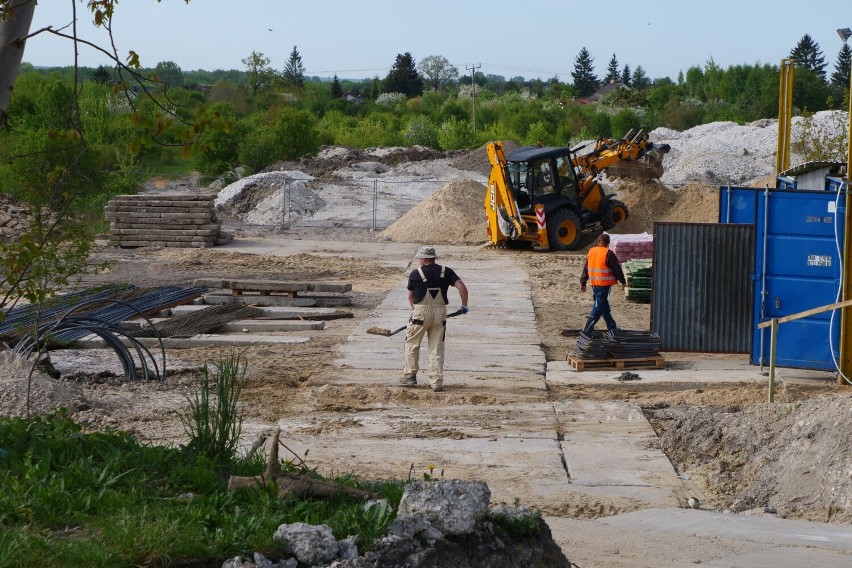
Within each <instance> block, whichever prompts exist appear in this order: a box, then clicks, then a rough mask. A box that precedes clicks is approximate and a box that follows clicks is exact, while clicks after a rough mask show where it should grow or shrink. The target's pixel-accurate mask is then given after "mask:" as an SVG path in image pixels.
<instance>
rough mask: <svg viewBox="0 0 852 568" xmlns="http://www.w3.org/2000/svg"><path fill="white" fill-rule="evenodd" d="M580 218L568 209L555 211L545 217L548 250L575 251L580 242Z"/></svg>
mask: <svg viewBox="0 0 852 568" xmlns="http://www.w3.org/2000/svg"><path fill="white" fill-rule="evenodd" d="M580 232H581V225H580V218H579V217H577V214H576V213H574V212H573V211H571V210H570V209H557V210H556V211H554V212H553V213H551V214H550V216H548V217H547V240H548V243H549V244H550V250H575V249H576V248H577V245H578V244H579V242H580Z"/></svg>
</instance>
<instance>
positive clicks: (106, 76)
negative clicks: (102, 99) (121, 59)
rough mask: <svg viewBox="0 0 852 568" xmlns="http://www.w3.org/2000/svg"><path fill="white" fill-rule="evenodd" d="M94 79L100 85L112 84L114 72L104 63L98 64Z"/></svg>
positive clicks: (93, 74) (93, 75)
mask: <svg viewBox="0 0 852 568" xmlns="http://www.w3.org/2000/svg"><path fill="white" fill-rule="evenodd" d="M92 81H94V82H95V83H98V84H100V85H110V84H112V72H111V71H110V70H109V69H107V68H106V67H104V66H103V65H98V68H97V69H95V70H94V72H93V73H92Z"/></svg>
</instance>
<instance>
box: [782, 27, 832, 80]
mask: <svg viewBox="0 0 852 568" xmlns="http://www.w3.org/2000/svg"><path fill="white" fill-rule="evenodd" d="M790 58H791V59H792V60H793V62H794V63H795V64H796V65H798V66H799V67H804V68H805V69H809V70H810V71H813V72H814V74H816V75H817V76H818V77H820V78H821V79H822V80H823V81H825V65H826V63H825V57H824V56H823V54H822V50H821V49H820V48H819V44H818V43H817V42H815V41H814V40H813V38H811V36H809V35H808V34H805V35H803V36H802V39H800V40H799V43H798V44H796V47H794V48H793V51H791V52H790Z"/></svg>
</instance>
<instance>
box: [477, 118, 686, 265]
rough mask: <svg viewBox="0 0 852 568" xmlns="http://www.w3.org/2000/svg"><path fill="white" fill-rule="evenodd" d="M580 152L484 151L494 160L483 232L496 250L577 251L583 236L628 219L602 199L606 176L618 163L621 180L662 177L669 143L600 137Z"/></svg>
mask: <svg viewBox="0 0 852 568" xmlns="http://www.w3.org/2000/svg"><path fill="white" fill-rule="evenodd" d="M586 146H587V145H584V146H580V147H577V148H573V149H572V148H568V147H560V148H552V147H538V146H525V147H522V148H518V149H516V150H513V151H511V152H509V153H508V154H504V152H503V143H502V142H489V143H488V145H487V146H486V151H487V152H488V160H489V161H490V162H491V175H490V177H489V180H488V192H487V193H486V195H485V203H484V204H485V213H486V216H487V217H488V226H487V228H486V231H487V233H488V239H489V240H490V241H491V243H492V244H494V245H499V246H515V247H518V248H520V247H523V246H526V247H531V246H533V245H536V246H538V247H540V248H543V249H548V248H549V249H550V250H574V249H576V248H577V247H578V246H579V243H580V241H581V236H582V235H583V234H584V233H585V234H590V233H600V232H602V231H605V230H608V229H611V228H612V227H614V226H615V225H617V224H618V223H621V222H623V221H624V220H625V219H627V216H628V215H629V212H628V210H627V206H626V205H625V204H624V203H622V202H621V201H618V200H617V199H614V198H613V196H612V195H608V194H606V193H604V191H603V188H602V187H601V185H600V183H599V178H600V175H601V173H602V172H603V171H604V170H606V169H607V168H609V167H611V166H613V165H616V164H618V165H619V166H620V172H619V175H620V176H621V177H626V176H629V177H638V178H644V179H649V178H659V177H660V176H662V174H663V168H662V160H663V155H664V154H665V153H666V152H668V151H669V149H670V148H669V146H668V144H652V143H651V142H650V141H649V140H648V134H647V133H646V132H645V131H643V130H640V131H639V132H633V131H632V130H631V131H630V132H628V133H627V135H626V136H625V137H624V138H621V139H620V140H613V139H609V138H602V139H600V140H597V141H596V142H595V146H594V148H593V149H592V150H590V151H589V152H587V153H584V154H580V151H581V150H583V149H584V148H585V147H586Z"/></svg>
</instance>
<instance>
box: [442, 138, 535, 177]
mask: <svg viewBox="0 0 852 568" xmlns="http://www.w3.org/2000/svg"><path fill="white" fill-rule="evenodd" d="M485 146H487V144H483V145H482V146H480V147H479V148H477V149H476V150H471V151H469V152H465V153H463V154H461V155H460V156H459V157H457V158H456V159H455V160H453V161H452V162H450V165H451V166H453V167H454V168H457V169H459V170H466V171H469V172H478V173H480V174H482V175H484V176H488V175H489V174H491V163H490V162H489V161H488V153H487V152H486V151H485ZM515 148H518V144H517V143H515V142H513V141H511V140H504V141H503V152H505V153H507V154H508V153H509V152H511V151H512V150H514V149H515Z"/></svg>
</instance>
